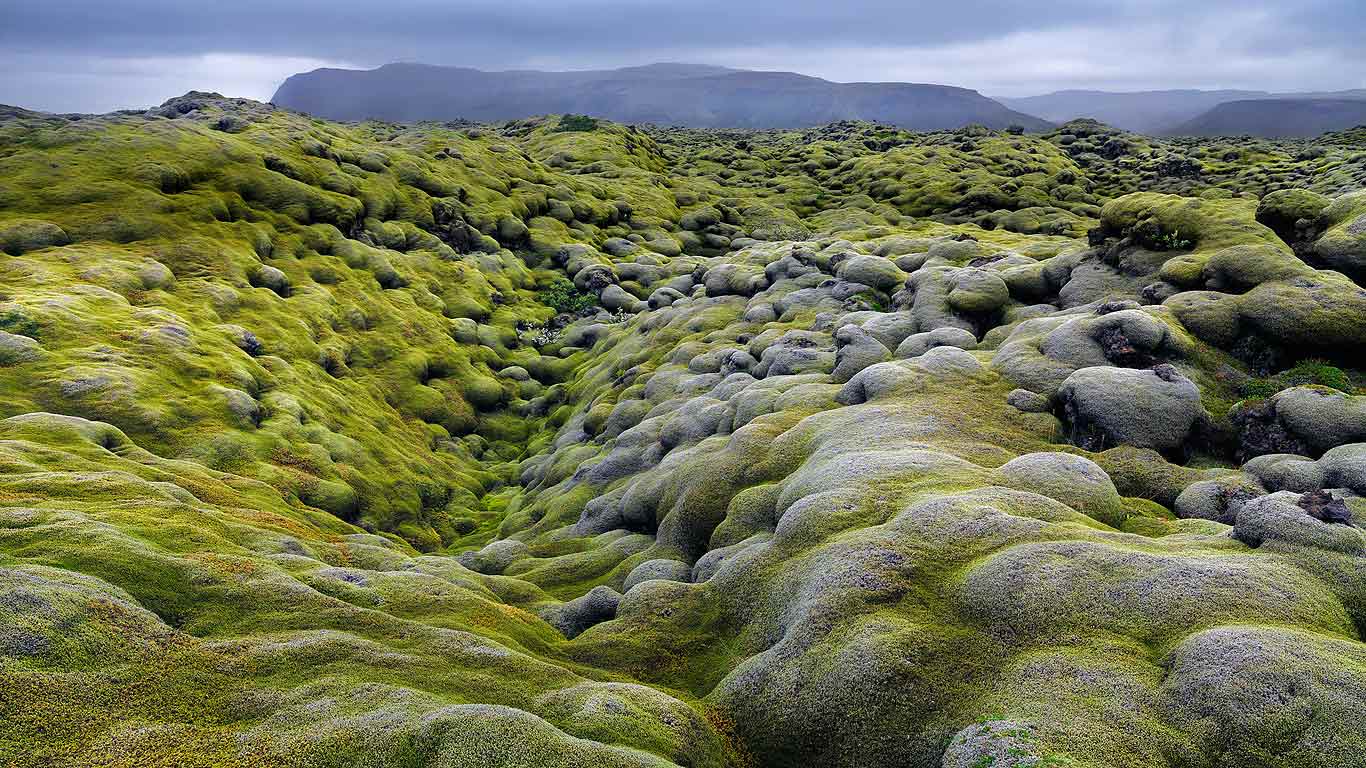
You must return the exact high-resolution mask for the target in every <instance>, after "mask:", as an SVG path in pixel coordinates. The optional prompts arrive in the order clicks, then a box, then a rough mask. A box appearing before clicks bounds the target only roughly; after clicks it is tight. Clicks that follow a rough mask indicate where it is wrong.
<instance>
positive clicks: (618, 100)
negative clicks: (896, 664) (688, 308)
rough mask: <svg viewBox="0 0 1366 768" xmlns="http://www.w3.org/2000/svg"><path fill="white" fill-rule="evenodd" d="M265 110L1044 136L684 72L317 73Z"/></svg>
mask: <svg viewBox="0 0 1366 768" xmlns="http://www.w3.org/2000/svg"><path fill="white" fill-rule="evenodd" d="M272 101H273V102H274V103H275V104H277V105H279V106H282V107H287V108H289V109H293V110H297V111H300V112H305V113H308V114H311V115H315V116H318V117H323V118H328V119H332V120H364V119H370V118H374V119H381V120H390V121H394V122H416V121H421V120H452V119H456V118H466V119H470V120H480V121H497V120H509V119H517V118H522V117H527V116H530V115H539V114H550V113H561V114H563V113H575V114H587V115H592V116H595V117H603V118H607V119H610V120H615V121H618V122H624V123H660V124H666V125H686V126H692V127H698V128H801V127H808V126H814V125H823V124H825V123H830V122H834V121H837V120H871V121H878V122H884V123H891V124H894V125H898V126H901V127H904V128H908V129H911V130H938V129H945V128H958V127H961V126H963V125H967V124H970V123H980V124H983V125H986V126H987V127H989V128H995V129H1001V128H1006V127H1008V126H1010V125H1020V126H1022V127H1024V128H1025V129H1026V130H1032V131H1039V130H1047V129H1048V128H1050V127H1051V125H1050V124H1049V123H1048V122H1047V121H1045V120H1040V119H1039V118H1037V117H1034V116H1032V115H1028V114H1025V113H1022V112H1019V111H1015V110H1012V109H1010V108H1008V107H1006V106H1004V105H1002V104H1001V103H999V102H997V101H994V100H992V99H989V98H987V97H985V96H983V95H981V94H980V93H978V92H977V91H973V90H970V89H967V88H957V87H953V86H946V85H926V84H917V83H835V82H831V81H829V80H822V79H820V78H816V77H809V76H807V75H800V74H797V73H793V72H761V71H754V70H744V69H729V68H725V67H713V66H703V65H693V64H652V65H647V66H643V67H629V68H625V69H615V70H597V71H582V72H539V71H531V70H515V71H506V72H486V71H483V70H478V69H472V68H467V67H437V66H430V65H424V64H387V65H385V66H382V67H379V68H377V69H372V70H344V69H318V70H314V71H312V72H306V73H301V74H297V75H293V76H291V77H290V78H288V79H287V80H285V82H284V83H283V84H282V85H281V86H280V88H279V90H277V91H276V92H275V96H274V98H273V99H272Z"/></svg>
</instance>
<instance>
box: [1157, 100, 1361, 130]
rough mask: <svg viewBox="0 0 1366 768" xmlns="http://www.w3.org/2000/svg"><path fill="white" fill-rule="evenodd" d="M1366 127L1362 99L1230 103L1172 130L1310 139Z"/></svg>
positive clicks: (1244, 101)
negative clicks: (1329, 133)
mask: <svg viewBox="0 0 1366 768" xmlns="http://www.w3.org/2000/svg"><path fill="white" fill-rule="evenodd" d="M1359 125H1366V100H1363V99H1247V100H1243V101H1229V102H1225V103H1223V104H1220V105H1218V106H1217V107H1215V108H1213V109H1211V110H1209V111H1207V112H1204V113H1202V114H1200V115H1199V116H1197V117H1195V118H1194V119H1192V120H1189V121H1187V122H1185V123H1182V124H1181V125H1178V126H1175V127H1174V128H1172V129H1171V133H1172V134H1173V135H1177V136H1241V135H1244V134H1248V135H1252V136H1265V137H1271V138H1290V137H1301V138H1309V137H1314V136H1318V135H1320V134H1323V133H1327V132H1329V131H1339V130H1344V129H1347V128H1353V127H1356V126H1359Z"/></svg>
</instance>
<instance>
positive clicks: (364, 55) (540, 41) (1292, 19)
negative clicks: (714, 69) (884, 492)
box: [0, 0, 1366, 112]
mask: <svg viewBox="0 0 1366 768" xmlns="http://www.w3.org/2000/svg"><path fill="white" fill-rule="evenodd" d="M4 5H5V11H4V15H5V18H6V24H5V25H4V26H3V28H0V44H3V45H0V50H2V51H3V52H2V53H0V71H3V73H4V74H3V75H0V103H7V104H13V105H16V106H21V107H25V108H29V109H38V110H45V111H54V112H104V111H109V110H113V109H127V108H133V109H135V108H142V107H148V106H153V105H155V104H159V103H161V102H162V101H164V100H166V99H167V98H171V97H173V96H177V95H180V94H182V93H184V92H186V91H188V90H205V91H217V92H219V93H222V94H224V95H227V96H241V97H246V98H253V99H258V100H268V99H269V98H270V97H271V95H272V94H273V93H274V91H275V88H276V87H277V86H278V85H279V84H280V82H282V81H283V80H284V79H285V78H286V77H288V76H289V75H291V74H294V73H297V72H303V71H308V70H312V69H316V68H319V67H342V68H350V69H370V68H373V67H376V66H380V65H382V64H385V63H392V62H398V61H406V62H417V63H424V64H434V65H445V66H468V67H475V68H478V69H485V70H506V69H542V70H584V69H611V68H616V67H622V66H636V65H643V64H650V63H655V62H660V61H675V62H687V63H696V64H713V65H721V66H731V67H736V68H742V69H762V70H782V71H792V72H799V73H801V74H805V75H812V76H815V77H821V78H824V79H827V80H831V81H835V82H866V81H877V82H918V83H937V84H943V85H954V86H960V87H964V88H971V89H974V90H977V91H979V92H981V93H982V94H984V95H986V96H989V97H993V98H1012V97H1020V96H1032V95H1039V94H1044V93H1050V92H1053V91H1058V90H1072V89H1088V90H1107V91H1145V90H1168V89H1242V90H1264V91H1276V92H1287V91H1334V90H1345V89H1351V88H1361V87H1366V50H1363V46H1360V45H1359V44H1358V40H1357V30H1359V29H1360V28H1361V27H1362V25H1363V23H1366V9H1363V8H1362V7H1360V6H1359V5H1358V4H1356V3H1352V2H1348V1H1346V0H1318V1H1315V2H1308V3H1295V4H1289V3H1271V2H1260V3H1256V2H1254V3H1239V2H1231V1H1230V0H1218V1H1217V2H1212V3H1205V4H1202V5H1201V7H1190V4H1188V3H1178V2H1170V1H1169V0H1147V1H1144V2H1140V1H1138V0H1129V1H1127V2H1117V3H1112V4H1109V5H1107V6H1106V7H1103V8H1096V7H1091V6H1090V4H1087V3H1081V2H1062V3H1053V4H1050V5H1049V6H1047V7H1043V8H1024V7H1019V6H1018V5H1014V4H1002V3H993V2H980V1H977V0H965V2H958V3H954V4H953V5H952V7H944V6H943V4H930V3H914V4H906V3H899V2H893V1H892V0H851V2H847V3H845V4H843V5H841V6H840V7H838V8H831V7H827V6H826V4H824V3H815V2H811V0H798V1H797V2H791V3H785V4H784V5H783V6H782V8H781V9H780V13H778V12H775V11H774V9H772V8H771V7H768V5H767V4H764V3H753V2H750V3H745V2H725V3H722V2H719V0H702V2H699V3H694V4H693V5H691V6H690V7H688V8H687V9H682V10H680V9H678V8H677V7H676V6H675V5H674V4H669V3H664V2H659V1H658V0H643V1H642V0H590V2H576V3H549V2H546V0H500V1H499V2H493V1H492V0H467V1H465V2H460V3H455V4H450V3H440V2H436V1H435V0H391V2H388V3H385V4H384V5H383V6H378V5H376V4H374V3H368V2H361V1H360V0H334V1H333V2H326V3H324V2H320V1H319V0H306V1H305V2H295V3H291V4H290V5H289V6H288V7H279V6H278V5H277V4H274V3H270V2H266V0H244V2H239V3H235V4H233V6H232V7H231V8H223V7H203V6H186V5H185V4H183V3H173V2H166V0H116V1H115V2H106V3H93V2H90V1H89V0H53V1H52V2H45V3H41V4H20V3H17V2H13V1H12V0H5V2H4ZM381 18H382V19H383V21H384V23H382V24H377V23H376V21H377V20H378V19H381ZM356 30H363V34H357V33H356ZM641 50H648V51H649V53H648V54H642V53H641V52H640V51H641Z"/></svg>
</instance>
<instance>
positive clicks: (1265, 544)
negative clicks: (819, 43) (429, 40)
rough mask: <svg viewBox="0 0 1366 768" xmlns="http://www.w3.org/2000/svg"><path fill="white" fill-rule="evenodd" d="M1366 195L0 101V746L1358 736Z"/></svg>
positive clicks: (1053, 169)
mask: <svg viewBox="0 0 1366 768" xmlns="http://www.w3.org/2000/svg"><path fill="white" fill-rule="evenodd" d="M1363 189H1366V136H1363V135H1362V134H1361V132H1359V131H1358V132H1348V133H1340V134H1330V135H1327V136H1324V137H1321V138H1319V139H1316V140H1312V141H1310V140H1296V141H1254V140H1247V141H1243V142H1229V141H1226V140H1223V141H1220V140H1210V141H1204V140H1197V139H1183V140H1179V141H1175V140H1173V141H1168V140H1160V139H1153V138H1148V137H1143V136H1138V135H1134V134H1128V133H1124V132H1121V131H1116V130H1114V129H1111V128H1108V127H1106V126H1104V125H1101V124H1099V123H1095V122H1090V121H1077V122H1073V123H1069V124H1067V125H1064V126H1062V127H1061V128H1059V129H1058V130H1056V131H1053V132H1051V133H1047V134H1043V135H1021V134H1020V133H1019V132H1016V131H1004V132H996V131H990V130H987V129H985V128H980V127H976V128H967V129H962V130H958V131H953V132H938V133H909V132H905V131H901V130H897V129H894V128H889V127H886V126H881V125H874V124H868V123H836V124H832V125H829V126H825V127H823V128H817V129H811V130H805V131H769V132H748V131H703V130H689V129H663V128H654V127H644V128H641V127H626V126H622V125H617V124H613V123H609V122H606V121H601V120H598V121H588V120H584V119H583V118H581V117H575V116H567V117H564V118H561V117H547V118H539V119H534V120H523V121H517V122H511V123H504V124H498V125H474V124H466V123H451V124H416V125H390V124H382V123H373V122H372V123H363V124H340V123H331V122H325V121H321V120H314V119H310V118H308V117H305V116H302V115H299V114H295V113H292V112H288V111H285V110H279V109H275V108H273V107H271V106H269V105H264V104H258V103H254V102H248V101H241V100H231V99H224V98H222V97H219V96H216V95H214V94H202V93H192V94H188V95H187V96H185V97H182V98H179V99H175V100H172V101H170V102H168V103H167V104H165V105H163V106H162V107H160V108H157V109H154V110H151V111H149V112H146V113H141V112H139V113H119V114H112V115H104V116H55V115H43V114H36V113H31V112H25V111H22V110H13V109H4V110H0V252H2V253H0V764H3V765H12V766H24V767H27V766H329V767H337V768H341V767H343V766H346V767H355V768H360V767H362V766H364V767H366V768H369V767H371V766H392V767H394V768H400V767H402V768H409V767H411V766H419V765H421V766H462V767H463V766H540V765H545V766H550V765H571V766H688V767H690V768H711V767H716V768H720V767H721V766H737V767H744V768H749V767H755V768H757V767H760V766H765V767H767V766H774V767H777V766H798V765H801V766H805V765H830V766H944V767H945V768H969V767H971V768H985V766H993V767H994V768H1005V767H1007V766H1018V767H1019V768H1025V767H1027V766H1078V767H1081V766H1087V767H1094V768H1112V767H1114V766H1133V767H1135V768H1137V767H1140V766H1143V767H1146V766H1170V767H1171V768H1177V767H1178V766H1180V767H1181V768H1195V767H1204V766H1207V767H1208V768H1216V767H1217V768H1233V767H1235V766H1237V767H1241V766H1297V767H1304V768H1311V767H1312V768H1330V767H1333V766H1345V765H1351V764H1355V761H1358V760H1359V759H1360V756H1361V755H1362V754H1363V753H1366V720H1363V718H1362V713H1363V711H1366V644H1363V642H1362V638H1363V633H1366V575H1363V574H1366V533H1363V530H1362V527H1363V526H1364V525H1366V501H1363V498H1362V497H1363V495H1366V392H1363V389H1362V386H1363V384H1364V383H1366V378H1363V372H1362V371H1361V370H1360V368H1361V365H1362V362H1361V361H1362V360H1364V359H1366V288H1363V280H1366V192H1363V191H1362V190H1363Z"/></svg>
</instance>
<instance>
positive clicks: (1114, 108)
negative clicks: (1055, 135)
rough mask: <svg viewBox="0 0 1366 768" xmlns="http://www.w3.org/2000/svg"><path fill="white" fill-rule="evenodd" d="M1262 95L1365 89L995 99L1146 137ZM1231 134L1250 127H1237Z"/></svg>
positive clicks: (1057, 118)
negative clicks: (1206, 113) (1212, 110)
mask: <svg viewBox="0 0 1366 768" xmlns="http://www.w3.org/2000/svg"><path fill="white" fill-rule="evenodd" d="M1264 99H1281V100H1284V99H1293V100H1303V99H1314V100H1323V99H1335V100H1343V99H1348V100H1366V90H1364V89H1356V90H1350V91H1329V92H1316V93H1271V92H1268V91H1239V90H1216V91H1202V90H1194V89H1185V90H1164V91H1133V92H1113V91H1087V90H1069V91H1057V92H1055V93H1048V94H1044V95H1041V96H1027V97H1023V98H1001V99H997V101H999V102H1001V103H1002V104H1005V105H1006V106H1008V107H1010V108H1011V109H1017V110H1020V111H1021V112H1027V113H1029V114H1031V115H1038V116H1039V117H1041V118H1043V119H1045V120H1051V121H1053V122H1055V123H1061V122H1065V121H1067V120H1071V119H1074V118H1081V117H1091V118H1095V119H1097V120H1100V121H1101V122H1104V123H1108V124H1109V125H1113V126H1115V127H1117V128H1123V129H1124V130H1126V131H1134V132H1136V133H1145V134H1149V135H1179V134H1180V131H1179V130H1178V127H1179V126H1183V125H1184V124H1185V123H1188V122H1190V121H1192V120H1194V119H1196V118H1197V117H1199V116H1200V115H1202V114H1203V113H1205V112H1207V111H1209V110H1211V109H1214V108H1215V107H1217V106H1219V105H1220V104H1225V103H1228V102H1232V101H1250V100H1264ZM1300 106H1302V105H1296V108H1299V107H1300ZM1236 133H1256V131H1252V130H1243V131H1238V132H1236ZM1279 135H1291V134H1279Z"/></svg>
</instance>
